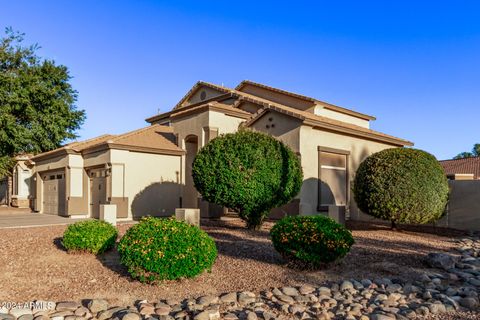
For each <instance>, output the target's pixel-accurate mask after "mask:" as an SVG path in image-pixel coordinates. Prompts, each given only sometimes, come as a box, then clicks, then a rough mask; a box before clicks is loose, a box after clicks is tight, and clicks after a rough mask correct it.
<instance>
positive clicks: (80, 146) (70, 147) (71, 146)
mask: <svg viewBox="0 0 480 320" xmlns="http://www.w3.org/2000/svg"><path fill="white" fill-rule="evenodd" d="M112 137H114V136H113V135H111V134H104V135H101V136H98V137H95V138H92V139H88V140H83V141H74V142H71V143H68V144H66V145H64V146H62V147H60V148H57V149H54V150H50V151H47V152H42V153H39V154H37V155H35V156H34V157H32V160H34V161H35V160H39V159H43V158H49V157H52V156H55V155H60V154H63V153H79V152H81V151H82V150H84V149H86V148H89V147H91V146H93V145H97V144H99V143H102V142H105V141H106V140H108V139H110V138H112Z"/></svg>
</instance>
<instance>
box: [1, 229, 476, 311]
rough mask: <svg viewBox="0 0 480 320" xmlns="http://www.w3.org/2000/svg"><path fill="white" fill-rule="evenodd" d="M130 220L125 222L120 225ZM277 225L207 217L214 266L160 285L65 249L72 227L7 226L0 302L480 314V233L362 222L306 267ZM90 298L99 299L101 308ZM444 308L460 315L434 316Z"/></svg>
mask: <svg viewBox="0 0 480 320" xmlns="http://www.w3.org/2000/svg"><path fill="white" fill-rule="evenodd" d="M129 226H130V225H128V224H124V225H121V226H119V229H120V233H124V232H125V230H126V229H128V227H129ZM270 227H271V224H269V223H267V224H266V225H265V227H264V228H263V229H262V230H261V231H248V230H246V229H244V228H243V225H242V223H241V222H239V221H219V222H207V223H206V224H205V225H204V226H203V228H204V229H205V230H206V231H207V232H208V233H209V234H210V235H211V236H212V237H213V238H214V239H215V241H216V243H217V246H218V250H219V256H218V259H217V261H216V263H215V265H214V267H213V270H212V272H211V273H205V274H202V275H201V276H199V277H197V278H195V279H189V280H182V281H170V282H164V283H162V284H159V285H148V284H141V283H139V282H137V281H133V280H131V278H130V277H129V276H128V274H127V273H126V271H125V269H124V268H123V267H122V266H120V265H119V263H118V255H117V254H116V252H115V251H112V252H109V253H106V254H103V255H101V256H99V257H95V256H92V255H87V254H81V255H79V254H78V255H73V254H68V253H66V252H65V251H64V250H63V249H62V247H61V245H60V237H61V236H62V233H63V231H64V229H65V227H64V226H53V227H48V228H27V229H5V230H0V254H1V256H2V257H3V259H2V260H1V261H0V270H1V271H2V272H1V274H0V284H1V288H2V290H1V291H0V301H11V302H26V301H33V300H37V299H39V300H45V301H66V300H69V301H70V300H71V301H76V302H69V304H64V305H62V304H58V303H57V304H56V305H55V306H53V308H51V307H52V306H49V307H50V308H51V309H49V310H47V311H44V312H43V313H38V312H42V311H40V310H34V311H35V312H37V313H38V314H37V313H35V315H36V316H40V315H43V316H45V318H39V319H36V320H47V319H48V317H50V318H51V319H52V320H62V319H64V318H65V320H67V318H68V317H69V316H77V318H78V319H77V320H80V319H84V318H89V315H90V314H91V315H92V316H94V315H95V316H96V318H97V319H99V320H104V319H106V318H110V317H116V318H118V319H121V320H138V319H139V318H140V317H143V318H147V317H148V316H149V315H150V314H153V315H155V317H156V318H157V319H171V318H170V316H175V318H178V319H182V317H183V316H189V317H191V318H193V317H194V316H195V317H196V318H197V319H218V318H220V315H221V316H222V318H224V319H236V317H238V318H247V319H256V317H258V318H270V319H274V318H282V317H283V318H285V319H291V318H297V317H298V318H303V319H308V318H314V319H330V318H338V319H368V318H365V317H366V315H367V314H368V315H370V319H395V317H393V318H392V317H391V316H392V315H394V314H395V315H396V317H397V318H402V317H414V316H420V317H422V318H423V317H427V316H428V317H431V319H463V318H465V319H475V318H476V317H478V315H477V314H476V313H468V309H473V310H475V309H476V308H477V307H478V288H479V285H480V283H479V281H480V271H479V270H480V258H479V255H480V253H479V250H480V241H478V240H477V241H474V240H472V239H471V238H470V239H469V238H465V237H463V238H462V239H464V240H462V241H461V242H460V241H459V240H458V239H455V238H454V236H458V234H455V233H450V234H445V235H443V236H438V235H433V234H428V233H421V232H419V231H422V230H411V231H403V232H392V231H390V230H389V229H388V228H387V227H385V226H383V225H376V226H375V225H374V226H372V225H367V224H361V223H355V224H350V228H352V229H353V235H354V238H355V241H356V243H355V245H354V246H353V247H352V250H351V252H350V254H348V255H347V257H346V258H345V259H343V260H342V261H341V262H340V263H338V264H336V265H335V266H332V267H331V268H329V269H327V270H320V271H305V270H295V269H291V268H288V267H287V266H286V265H285V261H283V260H282V258H281V257H280V256H279V255H278V254H277V253H276V252H275V251H274V249H273V247H272V245H271V243H270V241H269V239H268V229H269V228H270ZM432 252H436V253H440V254H439V255H431V256H430V259H429V261H430V264H431V265H435V266H436V267H437V268H430V267H429V266H428V265H427V264H426V262H425V261H426V259H425V257H426V256H427V254H428V253H432ZM442 253H450V254H449V255H442ZM451 253H456V255H452V254H451ZM5 257H7V258H5ZM451 260H453V267H452V261H451ZM438 267H440V269H439V268H438ZM442 268H444V269H442ZM445 269H447V270H445ZM354 279H355V280H354ZM225 293H229V294H225ZM86 298H88V299H95V300H93V302H92V301H88V300H83V299H86ZM102 299H106V300H107V301H108V302H107V301H103V300H102ZM142 300H144V301H142ZM147 301H148V302H147ZM82 303H83V305H82ZM92 303H93V304H94V305H98V306H97V307H95V306H94V307H93V308H94V309H93V310H92V308H91V307H92ZM113 306H131V307H130V309H129V308H126V307H117V308H112V307H113ZM107 309H108V310H109V311H105V310H107ZM19 310H20V309H19ZM22 310H24V312H26V313H27V314H28V315H27V318H22V319H21V320H29V319H28V318H30V317H31V318H33V317H32V316H31V315H32V311H31V310H30V309H28V310H30V311H29V312H27V311H25V310H26V309H22ZM4 311H5V310H4ZM443 311H452V312H453V313H451V314H444V315H442V316H441V317H442V318H441V317H439V316H438V315H436V314H437V313H442V312H443ZM14 312H15V311H14ZM99 312H103V315H100V314H99ZM459 312H463V313H459ZM0 313H2V310H0ZM17 313H18V314H15V316H17V317H20V316H21V314H20V313H21V312H20V311H17ZM52 313H57V314H52ZM167 314H169V315H167ZM374 314H375V315H374ZM432 314H433V315H432ZM462 315H464V317H463V318H462ZM47 316H48V317H47ZM362 316H364V318H361V317H362ZM55 317H58V318H55ZM0 318H1V316H0ZM4 318H5V317H4ZM7 318H8V317H7ZM73 319H74V318H69V319H68V320H73Z"/></svg>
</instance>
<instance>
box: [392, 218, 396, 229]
mask: <svg viewBox="0 0 480 320" xmlns="http://www.w3.org/2000/svg"><path fill="white" fill-rule="evenodd" d="M392 230H397V224H396V223H395V221H393V220H392Z"/></svg>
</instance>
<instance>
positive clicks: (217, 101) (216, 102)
mask: <svg viewBox="0 0 480 320" xmlns="http://www.w3.org/2000/svg"><path fill="white" fill-rule="evenodd" d="M232 97H235V95H234V94H233V93H231V92H230V93H225V94H222V95H220V96H216V97H212V98H210V99H207V100H204V101H201V102H197V103H192V104H189V105H188V106H185V107H182V108H178V109H173V110H171V111H169V112H164V113H161V114H157V115H155V116H153V117H150V118H147V119H145V121H146V122H149V123H152V122H155V121H160V120H164V119H168V118H170V117H172V118H173V117H175V116H176V115H179V114H183V113H184V112H186V111H187V110H190V109H196V110H197V109H199V108H200V107H206V106H210V107H211V108H212V109H213V108H214V107H215V106H218V108H216V109H217V110H215V111H219V112H230V113H232V112H233V113H238V114H241V113H242V112H243V110H236V109H235V108H233V107H231V106H229V105H226V104H223V103H221V102H222V101H224V100H227V99H230V98H232ZM222 106H226V107H225V108H224V107H222ZM227 107H229V108H227ZM239 111H240V112H239ZM231 115H233V114H231ZM241 117H243V115H242V116H241Z"/></svg>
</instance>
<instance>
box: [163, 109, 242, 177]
mask: <svg viewBox="0 0 480 320" xmlns="http://www.w3.org/2000/svg"><path fill="white" fill-rule="evenodd" d="M243 121H245V120H244V119H241V118H236V117H232V116H228V115H225V114H223V113H221V112H216V111H206V112H202V113H199V114H193V115H190V116H187V117H182V118H177V119H173V120H172V121H171V126H172V127H173V130H174V132H175V133H176V134H178V142H179V146H180V148H182V149H184V150H185V138H187V137H189V136H192V135H193V136H197V137H198V147H199V149H200V148H202V147H203V146H204V145H205V144H206V142H207V141H206V134H205V132H206V130H208V128H212V129H218V134H224V133H231V132H236V131H237V130H238V127H239V125H240V123H242V122H243ZM181 172H182V173H183V172H185V156H182V171H181ZM181 179H182V180H181V182H182V183H183V184H184V183H185V177H184V176H182V178H181Z"/></svg>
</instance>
